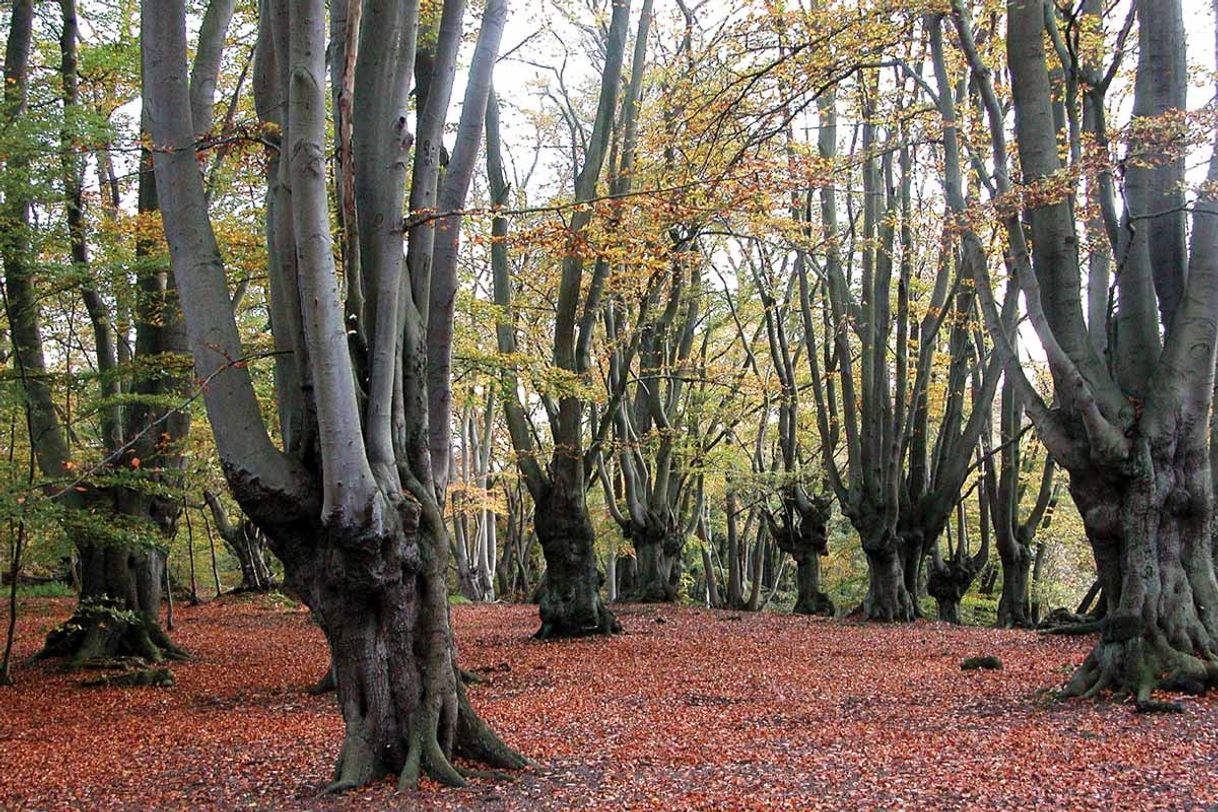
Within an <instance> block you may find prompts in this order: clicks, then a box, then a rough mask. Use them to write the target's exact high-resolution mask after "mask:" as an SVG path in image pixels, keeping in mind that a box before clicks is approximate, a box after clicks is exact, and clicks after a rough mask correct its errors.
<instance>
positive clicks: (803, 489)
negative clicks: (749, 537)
mask: <svg viewBox="0 0 1218 812" xmlns="http://www.w3.org/2000/svg"><path fill="white" fill-rule="evenodd" d="M799 218H800V214H799V212H798V211H797V212H796V214H795V220H796V223H797V224H798V223H799ZM756 253H757V255H758V258H757V261H753V254H752V253H748V254H746V257H745V259H746V261H747V264H748V265H749V266H750V268H751V270H752V272H753V279H754V282H755V283H756V291H757V295H758V297H759V298H760V300H761V303H762V305H763V307H764V311H763V322H764V325H765V332H766V338H767V340H768V344H769V349H770V361H771V363H772V366H773V370H774V376H775V377H776V378H777V381H778V385H779V395H778V449H779V455H780V456H781V460H782V468H781V479H780V482H779V485H778V489H777V490H778V499H779V503H780V506H779V508H778V510H777V511H774V510H770V509H769V507H768V506H765V505H762V507H761V512H762V515H763V516H764V518H765V522H766V527H767V528H768V530H769V533H770V537H771V538H772V539H773V540H774V543H775V544H777V545H778V547H779V548H780V549H781V550H783V551H784V552H786V553H788V554H789V555H790V556H791V557H792V558H793V559H794V560H795V568H796V569H795V585H796V597H795V607H794V611H795V612H796V613H798V614H807V615H830V616H832V615H833V613H834V612H835V611H836V607H834V605H833V601H832V600H830V598H829V596H828V595H827V594H825V592H824V591H823V590H822V589H821V586H820V559H821V557H822V556H825V555H828V552H829V530H828V524H829V517H830V515H831V513H832V509H833V501H832V499H830V498H829V497H828V496H826V495H825V494H822V493H818V492H817V489H816V488H815V487H811V486H810V484H809V483H808V482H807V481H806V480H807V478H808V477H807V474H806V472H805V468H806V467H807V466H806V461H805V460H804V459H803V456H802V451H803V445H802V443H801V438H800V433H799V382H798V380H797V378H796V357H797V356H796V355H795V353H797V352H798V351H799V349H800V345H799V344H796V345H795V347H794V349H793V348H792V343H793V342H792V341H791V340H790V339H788V337H787V326H786V321H787V316H788V314H790V313H791V312H792V311H797V310H801V309H802V315H803V316H804V317H805V318H806V320H807V323H808V324H810V323H811V319H812V316H811V312H810V307H808V306H809V302H808V301H807V297H806V295H805V296H804V297H802V298H803V301H802V302H801V304H802V305H804V308H799V307H794V308H793V307H792V299H793V298H794V297H795V294H796V292H797V291H803V292H804V293H805V294H806V292H807V276H806V264H805V263H806V262H807V256H806V254H805V253H804V252H803V250H802V249H797V250H796V252H795V260H794V267H793V268H791V269H790V271H791V272H788V273H783V272H786V271H787V270H788V269H787V267H786V266H782V267H780V268H778V269H775V268H774V267H773V264H774V263H773V261H772V258H771V257H770V252H769V251H767V250H766V248H765V246H763V245H759V246H758V247H757V252H756ZM775 270H778V271H779V273H777V274H775V273H774V272H775ZM783 276H787V277H788V282H787V284H786V285H785V291H786V294H785V297H784V299H783V301H781V302H779V300H778V299H777V297H775V295H774V290H775V288H776V287H777V289H779V290H783V289H784V286H780V285H779V279H781V277H783ZM797 281H798V282H799V284H800V286H802V287H797V285H796V282H797ZM764 417H765V418H766V419H768V412H766V413H764ZM818 439H819V438H818ZM825 442H828V443H832V438H831V437H828V438H826V440H825ZM820 451H821V449H820V448H819V447H817V452H818V453H817V455H816V456H821V454H820Z"/></svg>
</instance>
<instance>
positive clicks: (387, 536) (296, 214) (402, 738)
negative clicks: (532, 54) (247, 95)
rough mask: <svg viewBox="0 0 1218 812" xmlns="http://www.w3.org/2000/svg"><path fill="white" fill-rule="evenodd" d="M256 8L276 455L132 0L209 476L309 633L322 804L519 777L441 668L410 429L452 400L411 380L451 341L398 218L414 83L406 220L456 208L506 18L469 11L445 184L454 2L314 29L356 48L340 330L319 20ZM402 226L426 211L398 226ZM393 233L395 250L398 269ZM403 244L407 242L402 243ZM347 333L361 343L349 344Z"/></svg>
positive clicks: (158, 43)
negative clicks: (321, 706) (333, 732)
mask: <svg viewBox="0 0 1218 812" xmlns="http://www.w3.org/2000/svg"><path fill="white" fill-rule="evenodd" d="M260 11H261V14H260V21H259V31H258V40H257V46H256V47H257V60H256V65H255V81H254V84H255V92H256V103H257V107H258V112H259V116H260V117H261V118H262V120H263V127H264V131H265V132H266V133H267V134H268V138H270V139H272V140H273V143H274V147H273V148H272V149H271V150H270V151H269V156H268V162H267V211H266V219H267V241H268V253H269V258H270V262H269V266H270V267H269V275H270V292H271V326H272V331H273V334H274V338H275V343H276V349H277V351H278V355H277V369H276V371H277V378H276V392H277V400H278V403H279V411H280V414H279V417H280V421H281V437H282V447H280V446H277V445H276V444H275V443H273V442H272V440H271V437H270V435H269V434H268V432H267V430H266V428H265V426H264V424H263V420H262V416H261V414H260V411H259V406H258V403H257V401H256V399H255V397H254V391H253V388H252V386H251V383H250V375H249V371H248V369H246V358H245V356H244V354H243V351H242V347H241V342H240V339H239V337H238V334H237V329H236V325H235V324H234V321H233V317H232V312H231V307H230V302H229V293H228V289H227V285H226V281H225V276H224V267H223V264H222V261H221V258H220V255H219V252H218V250H217V248H216V242H215V237H214V234H213V231H212V227H211V223H210V220H209V216H208V211H207V204H206V199H205V195H204V189H203V184H202V178H201V177H200V173H199V170H198V165H197V163H196V161H195V154H194V151H195V149H194V145H195V141H194V127H192V125H191V121H192V114H191V110H190V108H189V105H188V97H187V94H186V93H185V92H184V91H185V90H186V88H187V86H188V79H187V73H186V52H187V42H186V10H185V6H184V4H183V3H182V2H180V1H179V0H147V2H145V3H144V5H143V9H142V42H143V56H144V69H145V76H146V77H147V86H146V88H145V93H146V105H147V109H148V120H149V129H150V132H151V135H152V140H153V143H154V145H155V155H154V158H155V169H156V177H157V183H158V187H159V189H160V190H161V192H162V194H161V203H162V215H163V219H164V224H165V231H166V235H167V237H168V240H169V245H170V251H171V257H172V261H173V268H174V274H175V278H176V279H177V282H178V288H179V291H180V298H181V301H182V306H183V311H184V313H185V316H186V323H187V328H188V331H189V336H190V346H191V350H192V352H193V354H194V358H195V368H196V372H197V374H198V375H199V377H200V378H202V379H204V380H205V381H207V384H208V385H207V388H206V390H205V401H206V406H207V411H208V415H209V417H210V419H211V422H212V425H213V430H214V432H215V436H216V445H217V450H218V452H219V455H220V458H221V460H222V462H223V465H224V469H225V475H226V478H227V479H228V482H229V485H230V487H231V488H232V490H233V494H234V496H235V497H236V499H237V501H238V503H239V504H240V506H241V508H242V510H243V511H244V512H245V513H246V514H247V515H248V516H250V518H251V519H253V520H254V521H255V522H256V523H257V524H258V526H259V527H260V528H261V529H262V530H263V532H265V533H266V534H267V537H268V540H269V542H270V544H271V546H272V549H274V550H275V552H276V554H277V555H278V556H279V558H280V559H281V560H282V561H283V564H284V572H285V580H286V582H287V584H288V586H289V587H291V588H292V589H293V590H295V591H296V593H297V594H299V595H300V596H301V597H302V599H303V600H304V602H305V603H306V604H307V605H308V606H309V607H310V609H312V610H313V612H314V613H315V615H316V616H317V618H318V620H319V621H320V623H321V626H322V629H323V631H324V632H325V634H326V638H327V641H328V643H329V647H330V653H331V658H332V662H333V669H334V674H335V676H336V681H337V689H338V700H339V706H340V707H341V709H342V713H343V719H344V723H345V727H346V734H345V738H344V741H343V746H342V749H341V751H340V753H339V757H338V761H337V765H336V769H335V783H334V785H333V788H335V789H342V788H346V787H352V786H358V785H361V784H365V783H367V782H369V781H372V780H374V779H376V778H377V777H379V776H382V775H385V774H397V775H398V776H399V784H400V785H401V786H403V787H413V786H415V785H416V784H417V781H418V779H419V777H420V775H421V774H422V773H424V772H426V773H427V774H429V775H431V776H433V777H434V778H436V779H437V780H440V781H443V782H446V783H451V784H461V783H463V782H464V779H463V778H462V775H461V773H460V772H459V771H458V769H457V768H456V767H455V766H454V765H453V761H452V759H453V757H454V755H456V754H462V755H466V756H469V757H472V758H474V759H478V760H481V761H484V762H487V763H490V764H492V765H497V766H504V767H519V766H521V765H522V764H523V759H522V758H521V757H520V756H519V755H517V754H516V753H514V752H513V751H512V750H510V749H509V748H507V747H506V746H505V745H504V744H503V743H502V742H501V741H500V740H499V739H498V738H497V737H496V736H495V735H494V733H493V732H491V731H490V729H489V728H488V727H487V726H486V725H485V724H484V723H483V722H482V721H481V720H480V719H479V717H478V716H477V714H476V713H475V712H474V711H473V709H472V708H471V707H470V705H469V703H468V701H467V699H466V697H465V693H464V688H463V687H462V684H461V681H460V679H459V669H458V667H457V665H456V649H455V646H454V643H453V638H452V632H451V627H450V623H449V616H448V607H447V578H446V575H447V563H448V551H449V542H448V537H447V527H446V523H445V521H444V516H443V512H442V509H441V495H442V492H443V484H442V483H443V482H444V481H445V479H446V476H447V474H446V471H435V470H433V460H432V446H431V442H430V439H431V438H430V437H429V430H428V426H429V419H431V410H432V408H433V405H432V404H433V403H434V402H435V401H434V399H435V398H439V397H440V396H441V394H442V393H438V392H435V391H434V389H435V388H436V387H447V386H449V385H450V384H449V382H448V381H447V380H446V379H440V380H437V379H435V378H434V377H433V378H432V380H431V381H430V382H429V380H428V370H429V364H432V363H435V361H436V359H437V358H440V357H444V356H446V355H447V352H448V347H447V346H446V345H445V344H446V340H450V339H446V338H445V325H443V324H437V322H443V321H445V320H451V312H446V311H445V308H444V307H443V306H439V307H437V306H435V303H434V302H433V301H432V300H431V298H430V296H431V291H432V290H434V288H433V287H432V286H433V285H437V286H440V287H442V286H443V285H444V284H445V283H446V280H445V279H443V278H442V277H444V276H445V275H446V274H447V273H449V270H450V269H448V268H445V267H444V266H443V264H442V263H435V262H432V261H430V260H431V247H432V245H433V244H434V243H430V242H429V237H428V236H427V230H423V231H416V230H415V229H416V227H417V226H418V225H419V221H418V220H415V221H413V224H412V222H407V221H404V220H403V216H402V215H403V207H404V204H405V200H404V197H405V189H406V183H405V178H406V174H407V172H406V170H407V161H408V157H409V155H410V149H411V146H412V141H413V139H412V138H411V134H410V131H409V129H408V123H409V122H408V118H407V114H406V110H407V99H408V96H409V90H410V83H411V81H410V80H411V77H412V75H413V74H414V73H415V72H416V71H417V72H418V73H419V75H420V76H421V77H422V81H421V82H420V84H419V86H418V88H417V90H418V92H419V94H420V97H421V104H420V107H419V119H418V132H419V139H418V143H417V145H415V146H416V153H415V161H414V171H413V172H412V174H411V184H410V188H411V198H412V205H413V203H414V202H417V200H422V201H424V202H426V201H427V200H428V199H429V195H430V194H431V192H430V190H431V189H433V188H434V189H437V190H438V191H437V192H436V195H437V197H436V199H437V200H447V201H452V200H461V199H463V198H464V190H463V188H462V184H465V183H467V182H468V178H469V177H470V174H471V169H470V167H471V163H472V162H473V161H474V160H476V157H477V149H476V147H477V143H478V142H479V140H480V137H479V131H480V130H481V127H482V119H483V116H484V111H485V109H486V100H487V96H488V94H489V91H490V76H491V69H492V66H493V63H494V61H495V56H496V53H497V51H498V46H499V40H500V37H501V34H502V30H503V25H504V20H505V16H506V5H505V3H504V2H501V0H492V1H491V2H488V3H487V4H486V8H485V10H484V12H483V17H482V26H481V28H480V30H479V33H478V42H477V45H476V47H475V51H474V57H473V62H472V64H471V67H470V74H469V80H468V82H467V86H466V95H465V103H464V106H463V109H462V115H461V121H460V122H459V124H458V137H457V142H456V147H455V149H454V151H453V153H452V156H451V159H450V161H449V164H448V167H447V170H446V171H445V172H444V173H443V175H442V176H441V172H440V165H439V164H440V162H439V160H438V157H439V152H440V146H441V145H440V141H439V135H440V134H441V133H442V125H441V127H440V128H437V127H436V126H435V124H434V121H435V120H437V119H438V120H439V121H441V122H443V120H444V118H445V115H446V111H447V108H448V102H449V95H450V92H451V88H452V82H453V77H454V74H455V63H456V54H457V48H458V45H459V43H460V38H461V31H462V19H463V16H464V3H463V2H460V0H447V2H445V3H443V5H442V7H441V8H439V9H429V10H427V11H426V12H421V11H420V8H419V6H418V5H417V4H398V3H389V2H381V0H372V1H371V2H368V3H367V4H365V5H364V6H363V7H362V14H360V15H350V14H348V15H347V17H346V24H345V25H346V26H347V27H353V26H354V25H355V20H358V19H359V18H360V17H362V24H361V25H360V27H359V30H358V36H357V35H356V32H355V31H354V30H351V31H348V30H346V29H345V28H341V27H340V30H336V31H335V32H333V38H334V40H335V42H342V43H344V46H347V47H351V48H352V49H353V50H354V53H350V58H349V59H348V58H346V56H347V52H344V59H343V60H341V62H342V64H343V65H344V67H343V71H344V73H343V74H342V75H340V77H339V80H338V82H337V84H338V85H339V86H340V87H341V88H342V89H344V90H345V89H347V88H350V89H351V95H350V98H349V99H347V98H343V99H341V101H342V102H343V104H342V105H340V109H342V107H343V106H345V105H347V104H349V105H350V106H349V109H350V111H351V115H350V120H349V125H350V128H351V129H350V132H351V150H350V152H349V153H348V154H349V156H350V160H351V161H352V165H351V166H340V167H339V175H340V177H342V176H344V175H345V176H346V177H347V178H349V179H350V181H351V182H352V183H353V185H354V188H353V190H352V191H353V195H352V198H353V199H354V201H355V212H354V213H355V216H356V218H357V219H356V224H357V226H358V232H359V236H358V240H359V257H360V268H359V277H358V280H356V279H355V278H353V276H352V275H350V274H348V275H347V276H346V277H345V279H344V282H345V283H346V286H347V295H348V300H350V299H351V298H352V297H353V296H358V297H359V298H360V299H362V301H363V302H364V303H365V306H364V307H363V308H351V307H350V303H349V304H348V307H347V313H351V312H352V311H353V310H354V311H355V313H356V320H355V323H354V324H353V325H350V327H348V325H347V323H346V322H347V319H346V314H345V313H344V304H343V301H342V299H341V298H340V289H339V277H338V274H337V269H336V267H335V260H334V253H333V251H332V243H333V237H332V234H331V220H330V216H329V200H328V194H327V185H326V172H325V157H324V156H325V153H326V148H325V145H324V143H323V141H324V139H325V124H326V120H325V117H326V109H327V105H326V98H325V87H326V76H325V58H326V50H327V48H326V15H325V8H324V5H323V4H322V3H321V2H320V0H306V2H300V3H285V2H282V0H264V2H263V3H262V5H261V9H260ZM348 69H349V70H351V71H353V73H352V74H349V75H348V74H346V73H345V72H346V71H348ZM340 92H341V91H340ZM340 129H341V128H340ZM421 153H427V154H426V155H422V154H421ZM289 189H290V191H289ZM416 192H418V196H416ZM412 216H413V217H415V218H418V217H424V218H426V217H428V216H430V215H429V214H428V213H427V212H422V211H419V210H418V209H416V210H415V211H414V213H413V215H412ZM348 222H350V221H348ZM407 231H409V241H410V250H411V252H413V253H412V255H411V256H410V258H409V259H407V260H406V261H403V256H402V240H403V238H404V236H406V235H405V233H404V232H407ZM416 234H420V235H424V236H421V237H419V238H418V239H419V242H416V237H415V235H416ZM431 236H434V234H433V235H431ZM354 286H358V291H355V290H354ZM449 327H451V325H449ZM351 330H353V331H355V333H356V334H357V339H358V340H356V341H349V336H348V333H349V331H351ZM448 336H449V337H451V332H448ZM363 348H366V349H367V353H366V355H364V354H363V353H362V350H363ZM429 385H430V390H431V391H429ZM436 419H439V418H438V417H437V418H436Z"/></svg>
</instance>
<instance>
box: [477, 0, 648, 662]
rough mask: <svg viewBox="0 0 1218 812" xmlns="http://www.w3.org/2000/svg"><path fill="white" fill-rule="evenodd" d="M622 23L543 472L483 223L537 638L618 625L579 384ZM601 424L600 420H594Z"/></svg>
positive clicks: (564, 327)
mask: <svg viewBox="0 0 1218 812" xmlns="http://www.w3.org/2000/svg"><path fill="white" fill-rule="evenodd" d="M647 23H648V15H644V16H643V23H642V24H641V25H642V26H643V27H641V29H640V30H641V32H642V36H641V37H640V39H642V40H644V41H645V40H646V31H647V29H646V27H645V26H646V25H647ZM629 24H630V3H629V0H615V2H614V3H613V13H612V16H611V18H610V22H609V29H608V32H607V39H606V41H605V44H604V47H605V51H604V54H605V62H604V65H603V66H602V69H601V76H600V90H599V94H598V97H597V106H596V118H595V121H594V122H593V125H592V128H591V130H590V132H589V133H588V134H587V138H586V139H584V141H583V145H584V149H583V155H582V160H581V161H580V165H579V167H578V169H577V171H576V172H575V196H574V210H573V211H572V213H571V215H570V219H569V221H568V222H567V224H566V228H565V232H564V238H565V243H566V244H565V246H564V248H563V251H564V254H563V256H562V257H561V267H560V269H559V282H558V294H557V302H556V312H555V315H554V340H553V359H552V361H553V366H554V368H555V369H556V370H557V371H558V372H559V373H560V374H561V375H563V376H565V377H566V378H567V379H568V384H567V385H565V386H563V388H562V391H561V392H560V393H559V395H558V397H557V402H556V403H554V402H552V399H548V398H547V399H546V416H547V417H548V418H549V426H550V435H551V441H552V443H553V452H552V454H551V457H550V462H549V464H548V465H547V466H546V467H545V469H543V468H542V466H541V465H540V464H539V463H538V459H537V448H536V446H537V443H536V442H535V440H534V428H533V426H532V425H531V423H530V417H529V414H528V411H527V410H526V408H525V403H524V401H523V398H522V392H521V391H520V388H519V385H518V377H517V375H516V372H515V370H514V369H512V368H511V364H512V363H515V357H516V355H517V340H516V325H515V322H514V318H513V315H512V284H511V276H510V268H509V257H508V251H507V245H506V243H505V241H506V239H507V220H506V219H505V218H504V217H496V219H495V224H494V226H493V227H492V238H493V240H492V252H491V262H492V265H493V276H494V290H495V304H496V305H498V306H499V307H500V308H501V309H502V315H501V317H500V320H499V322H498V323H497V324H496V329H495V332H496V337H497V341H498V346H499V351H500V353H502V354H505V355H507V356H508V357H509V363H508V364H507V365H505V368H504V373H503V405H504V413H505V416H506V418H507V425H508V432H509V434H510V435H511V438H512V446H513V448H514V449H515V451H516V458H517V465H518V466H519V469H520V474H521V478H522V479H523V480H524V482H525V485H526V486H527V487H528V489H529V495H530V496H531V497H532V499H533V504H534V519H533V527H534V530H535V531H536V533H537V538H538V539H539V540H540V542H541V548H542V551H543V553H544V554H545V559H546V572H545V576H544V577H543V579H542V583H541V587H540V589H539V590H538V598H539V605H540V612H541V628H540V629H539V630H538V631H537V636H538V637H542V638H546V637H577V636H584V635H595V634H608V633H611V632H614V631H616V630H617V629H618V628H619V626H618V623H617V620H616V619H615V618H614V617H613V614H612V613H611V612H610V611H609V610H608V609H607V608H606V607H605V604H604V601H603V600H602V599H601V597H600V573H599V572H598V570H597V565H596V564H597V562H596V551H595V549H594V546H593V545H594V542H595V533H594V531H593V527H592V520H591V518H590V517H589V515H588V503H587V489H588V485H589V484H590V482H591V474H593V473H594V472H595V470H596V469H595V467H594V466H595V464H596V462H595V460H596V455H597V453H598V450H597V448H598V446H599V443H596V442H594V443H593V445H592V447H591V448H586V447H585V437H584V432H585V425H584V424H585V417H586V416H587V413H588V406H589V404H588V399H587V396H586V394H585V393H584V392H583V391H582V389H583V386H582V383H583V382H584V380H585V379H586V378H587V377H588V376H589V375H590V374H591V373H592V371H593V362H592V348H593V338H594V334H595V333H596V327H597V321H598V319H599V318H600V315H601V306H602V297H603V295H604V289H605V281H606V277H607V276H608V274H609V270H610V265H609V263H608V262H604V261H598V262H594V263H593V267H592V269H591V273H589V272H588V269H587V267H586V266H587V264H588V262H587V260H588V257H587V256H585V254H586V251H585V250H584V249H585V240H586V237H587V231H588V229H589V226H590V225H591V224H592V219H593V208H592V202H593V201H594V200H595V199H596V198H597V195H598V189H599V187H600V183H601V175H602V174H603V171H604V168H605V165H606V159H607V158H608V154H609V147H610V140H611V136H612V134H613V130H614V121H615V120H616V119H617V117H618V116H619V111H618V106H619V105H618V90H619V88H618V86H619V85H620V84H621V80H622V63H623V61H624V57H625V53H626V40H627V35H628V33H629ZM640 47H642V46H640ZM636 90H637V88H636ZM628 104H629V102H628ZM487 115H488V124H487V139H486V140H487V175H488V177H489V181H490V190H491V199H492V201H493V203H494V204H495V205H496V206H500V207H502V206H504V205H506V204H507V202H508V194H509V188H508V184H507V178H506V175H505V173H504V170H503V158H502V145H501V141H500V136H499V126H498V110H497V109H496V108H495V106H494V105H491V106H490V107H488V110H487ZM602 424H603V425H606V426H607V425H608V424H607V423H603V421H602Z"/></svg>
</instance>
